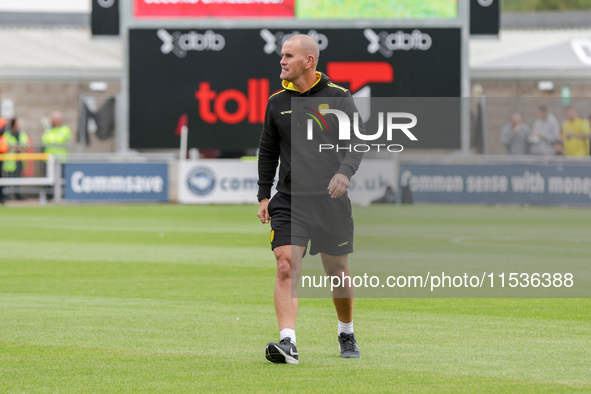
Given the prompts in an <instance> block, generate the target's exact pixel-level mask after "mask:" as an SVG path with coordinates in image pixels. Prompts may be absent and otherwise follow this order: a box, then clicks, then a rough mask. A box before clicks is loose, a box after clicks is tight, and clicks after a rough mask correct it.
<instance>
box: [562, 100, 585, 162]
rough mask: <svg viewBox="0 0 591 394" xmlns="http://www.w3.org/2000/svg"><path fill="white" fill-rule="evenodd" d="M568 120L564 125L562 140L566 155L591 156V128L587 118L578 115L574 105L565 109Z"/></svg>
mask: <svg viewBox="0 0 591 394" xmlns="http://www.w3.org/2000/svg"><path fill="white" fill-rule="evenodd" d="M565 113H566V118H567V121H566V122H564V124H563V125H562V140H563V141H564V154H565V155H566V156H589V139H590V138H591V128H590V127H589V122H588V121H587V120H586V119H581V118H579V116H578V115H577V110H575V109H574V107H573V106H568V107H566V109H565Z"/></svg>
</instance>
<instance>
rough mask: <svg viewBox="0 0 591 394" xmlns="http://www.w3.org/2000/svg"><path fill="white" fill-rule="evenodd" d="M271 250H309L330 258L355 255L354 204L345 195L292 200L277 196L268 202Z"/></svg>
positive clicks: (284, 195)
mask: <svg viewBox="0 0 591 394" xmlns="http://www.w3.org/2000/svg"><path fill="white" fill-rule="evenodd" d="M269 215H270V216H271V248H272V249H275V248H276V247H278V246H282V245H298V246H307V245H308V241H310V240H311V241H312V243H311V246H310V254H311V255H315V254H318V253H320V252H322V253H326V254H328V255H330V256H341V255H344V254H349V253H353V216H352V214H351V201H349V197H348V196H347V194H346V193H345V194H344V195H342V196H341V197H339V198H331V197H330V195H329V194H328V193H327V194H326V196H314V197H299V196H298V197H293V198H292V197H291V196H288V195H286V194H283V193H276V194H275V196H273V198H272V199H271V201H270V202H269Z"/></svg>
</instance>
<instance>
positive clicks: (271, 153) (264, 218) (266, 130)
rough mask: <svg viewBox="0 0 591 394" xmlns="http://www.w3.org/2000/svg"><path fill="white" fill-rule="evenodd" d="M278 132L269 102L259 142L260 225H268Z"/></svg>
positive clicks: (277, 153) (276, 162)
mask: <svg viewBox="0 0 591 394" xmlns="http://www.w3.org/2000/svg"><path fill="white" fill-rule="evenodd" d="M279 153H280V148H279V132H278V130H277V126H276V125H275V123H274V122H273V115H272V112H271V102H268V103H267V110H266V111H265V122H264V124H263V132H262V133H261V139H260V141H259V161H258V172H259V180H258V182H257V183H258V185H259V191H258V194H257V198H258V200H259V202H260V206H259V212H258V213H257V216H258V217H259V219H261V222H262V223H269V219H270V217H269V210H268V206H269V198H271V188H272V187H273V180H274V179H275V173H276V171H277V164H278V163H279Z"/></svg>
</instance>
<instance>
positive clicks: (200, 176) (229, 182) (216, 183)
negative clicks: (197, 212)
mask: <svg viewBox="0 0 591 394" xmlns="http://www.w3.org/2000/svg"><path fill="white" fill-rule="evenodd" d="M218 170H219V171H221V172H222V175H220V176H218V175H216V173H215V171H214V170H213V168H212V167H211V166H205V165H200V166H196V167H193V168H192V169H191V170H189V172H188V173H187V179H186V182H187V187H188V188H189V190H190V191H191V193H193V194H194V195H196V196H199V197H205V196H208V195H210V194H212V193H219V192H221V193H240V192H243V191H248V192H254V191H256V190H257V187H258V186H257V177H256V176H253V177H249V176H245V175H244V174H241V175H236V176H224V174H223V173H224V171H223V169H219V168H218Z"/></svg>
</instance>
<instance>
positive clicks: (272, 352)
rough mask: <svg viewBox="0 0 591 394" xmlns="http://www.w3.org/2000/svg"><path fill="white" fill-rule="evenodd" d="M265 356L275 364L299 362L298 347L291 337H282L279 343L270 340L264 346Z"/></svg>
mask: <svg viewBox="0 0 591 394" xmlns="http://www.w3.org/2000/svg"><path fill="white" fill-rule="evenodd" d="M265 357H267V360H269V361H271V362H272V363H276V364H299V362H300V361H299V360H298V349H296V346H295V345H294V344H293V343H291V338H289V337H286V338H283V339H282V340H281V341H279V343H275V342H271V343H269V344H267V347H265Z"/></svg>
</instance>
